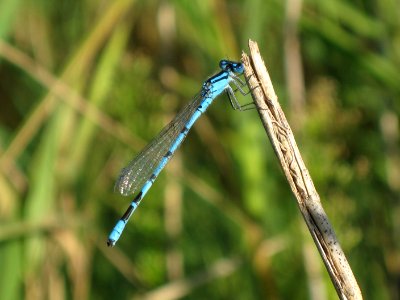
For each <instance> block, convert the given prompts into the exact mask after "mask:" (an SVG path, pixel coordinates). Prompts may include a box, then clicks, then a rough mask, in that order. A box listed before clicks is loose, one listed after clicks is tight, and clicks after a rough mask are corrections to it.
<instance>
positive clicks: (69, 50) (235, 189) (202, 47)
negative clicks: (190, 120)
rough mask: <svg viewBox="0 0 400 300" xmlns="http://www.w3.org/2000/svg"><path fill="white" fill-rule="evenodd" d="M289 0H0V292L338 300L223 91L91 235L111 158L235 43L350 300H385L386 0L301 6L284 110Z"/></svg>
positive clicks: (395, 88) (268, 153) (395, 27)
mask: <svg viewBox="0 0 400 300" xmlns="http://www.w3.org/2000/svg"><path fill="white" fill-rule="evenodd" d="M287 2H290V3H291V4H293V3H296V2H297V1H295V0H294V1H278V0H272V1H261V0H251V1H223V0H222V1H211V0H210V1H204V0H202V1H200V0H197V1H193V0H190V1H189V0H183V1H138V0H137V1H134V0H115V1H63V0H61V1H43V0H35V1H32V0H30V1H29V0H25V1H24V0H20V1H16V0H3V1H1V2H0V39H1V40H0V266H1V272H0V299H110V298H111V299H142V297H144V296H147V297H149V298H147V299H156V297H157V296H159V298H157V299H170V298H169V297H171V299H173V298H178V297H182V298H184V299H337V296H336V292H335V290H334V288H333V286H332V284H331V282H330V280H329V277H328V275H327V272H326V270H325V268H324V266H323V265H322V262H321V259H320V258H319V255H318V252H317V250H316V248H315V247H314V245H313V242H312V240H311V239H310V237H309V234H308V232H307V230H306V229H305V225H304V222H303V220H302V219H301V216H300V213H299V211H298V208H297V204H296V201H295V199H294V197H293V195H292V194H291V192H290V189H289V186H288V184H287V182H286V181H285V178H284V176H283V174H282V171H281V170H280V168H279V165H278V164H277V162H276V158H275V155H274V153H273V151H272V149H271V146H270V145H269V142H268V140H267V138H266V134H265V132H264V129H263V127H262V125H261V123H260V121H259V118H258V115H257V112H256V110H250V111H245V112H236V111H233V110H232V109H231V107H230V105H229V102H228V100H227V97H226V96H221V97H220V98H219V99H218V100H217V101H216V102H215V103H214V104H213V105H212V106H211V107H210V109H209V110H208V112H207V113H206V114H205V115H204V116H203V117H202V118H201V119H200V120H199V121H198V122H197V123H196V125H195V126H194V128H193V130H192V131H191V132H190V134H189V136H188V138H187V140H186V142H185V143H184V145H183V146H182V147H181V149H180V150H179V151H178V153H177V154H176V156H175V157H174V158H173V159H172V161H171V162H170V164H169V165H168V167H167V168H166V169H165V170H164V171H163V172H162V174H161V175H160V177H159V179H158V180H157V181H156V183H155V185H154V186H153V188H152V189H151V190H150V192H149V194H148V195H147V196H146V198H145V199H144V201H143V203H142V205H141V207H140V208H139V209H138V211H137V212H136V213H135V215H134V216H133V218H132V220H131V221H130V223H129V224H128V225H127V228H126V230H125V232H124V234H123V236H122V238H121V240H120V241H119V242H118V244H117V246H116V247H115V248H112V249H111V248H107V247H106V239H107V236H108V233H109V231H110V230H111V228H112V227H113V226H114V224H115V222H116V221H117V219H118V218H119V217H120V216H121V214H122V213H123V212H124V211H125V209H126V207H127V205H128V203H129V202H130V200H131V199H130V198H125V197H122V196H119V195H118V194H116V193H113V183H114V181H115V179H116V178H117V176H118V172H119V170H120V169H121V168H122V167H123V166H124V165H125V164H126V163H128V161H129V160H130V159H132V158H133V157H134V156H135V154H136V153H137V152H138V151H139V150H140V149H141V148H142V147H143V146H144V145H145V144H146V143H147V142H148V141H150V140H151V138H152V137H154V136H155V135H156V134H157V133H158V132H159V131H160V130H161V129H162V127H163V126H164V125H165V124H166V123H168V121H169V120H171V118H172V117H173V116H174V115H175V113H176V112H177V111H178V110H179V108H181V107H182V106H183V105H185V103H187V101H189V100H190V99H191V97H192V96H193V95H194V94H195V93H196V92H197V91H198V90H199V89H200V87H201V84H202V82H203V81H204V80H205V79H206V77H207V76H209V75H211V74H213V72H215V71H217V70H218V62H219V60H220V59H221V58H229V59H232V60H237V59H239V58H240V54H241V50H242V49H243V50H245V51H246V50H247V40H248V39H249V38H251V39H253V40H255V41H257V42H258V43H259V46H260V48H261V51H262V55H263V57H264V58H265V61H266V64H267V66H268V68H269V72H270V75H271V77H272V80H273V82H274V85H275V89H276V92H277V94H278V95H279V97H280V102H281V103H282V106H283V108H284V110H285V112H286V113H287V116H288V119H289V122H290V123H291V124H292V126H293V131H294V132H295V136H296V138H297V142H298V144H299V147H300V150H301V151H302V154H303V157H304V159H305V161H306V164H307V166H308V167H309V170H310V173H311V175H312V177H313V180H314V183H315V185H316V187H317V190H318V191H319V193H320V196H321V199H322V202H323V206H324V208H325V209H326V212H327V213H328V216H329V217H330V220H331V222H332V224H333V226H334V228H335V230H336V233H337V236H338V238H339V240H340V241H341V243H342V247H343V249H344V251H345V253H346V255H347V258H348V260H349V263H350V265H351V267H352V269H353V272H354V274H355V277H356V279H357V281H358V283H359V285H360V288H361V290H362V292H363V295H364V297H365V299H396V298H398V297H399V294H400V290H399V285H398V281H399V276H400V254H399V253H400V239H399V232H400V222H399V220H400V202H399V195H400V193H399V192H400V171H399V170H400V153H399V120H398V118H399V111H400V101H399V99H400V71H399V70H400V18H399V16H398V15H399V7H398V3H397V2H396V1H388V0H383V1H353V2H352V3H351V4H350V2H345V1H343V0H332V1H316V0H308V1H304V2H303V6H302V8H301V15H300V19H299V22H298V23H297V32H298V38H299V41H300V55H301V61H302V70H303V72H304V82H303V81H302V80H300V84H302V85H303V86H304V89H305V102H300V103H294V99H293V94H294V95H295V94H296V93H293V91H290V90H289V88H288V87H289V84H288V83H289V81H290V79H288V78H289V77H290V76H288V75H289V73H290V72H291V70H292V67H293V66H292V65H290V64H288V61H289V58H288V55H289V54H290V51H289V52H288V51H285V48H284V45H285V41H286V39H287V38H288V36H287V32H288V31H287V28H290V26H288V19H287V14H286V3H287ZM295 32H296V31H295ZM289 49H290V50H291V51H292V52H293V51H297V50H296V49H295V48H293V47H292V48H290V47H289ZM286 50H287V49H286ZM285 70H289V71H288V72H287V71H285ZM302 96H303V95H300V97H302ZM239 100H240V101H241V103H248V102H249V101H250V97H242V96H240V97H239ZM168 295H170V296H168ZM152 297H153V298H152Z"/></svg>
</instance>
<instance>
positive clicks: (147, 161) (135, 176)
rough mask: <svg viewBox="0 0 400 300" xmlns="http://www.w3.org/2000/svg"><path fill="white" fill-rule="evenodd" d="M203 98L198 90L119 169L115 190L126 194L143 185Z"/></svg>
mask: <svg viewBox="0 0 400 300" xmlns="http://www.w3.org/2000/svg"><path fill="white" fill-rule="evenodd" d="M203 99H204V97H203V96H202V95H201V92H200V93H199V94H198V95H196V96H195V97H194V98H193V99H192V101H190V102H189V103H188V104H187V105H186V106H185V107H184V108H183V109H182V110H181V111H180V112H179V113H178V114H177V115H176V116H175V118H174V119H173V120H172V121H171V122H170V123H169V124H168V125H167V126H165V127H164V128H163V130H161V132H160V133H159V134H158V136H156V137H155V138H154V139H153V140H152V141H151V142H150V143H149V144H148V145H147V146H146V147H145V148H144V149H143V150H142V151H141V152H140V153H139V154H138V155H137V156H136V157H135V158H134V159H133V160H132V161H131V162H130V163H129V164H128V165H127V166H126V167H125V168H123V169H122V170H121V173H120V175H119V178H118V180H117V182H116V183H115V186H114V190H115V191H118V192H119V193H120V194H121V195H124V196H128V195H131V194H133V193H135V191H137V189H138V188H141V187H142V186H143V184H144V183H145V182H146V181H147V180H148V179H149V178H150V176H151V174H152V173H153V172H154V170H155V168H156V167H157V166H158V164H159V163H160V161H161V159H162V158H163V156H164V155H165V153H166V152H167V151H168V150H169V149H170V147H171V145H172V144H173V142H174V141H175V140H176V138H177V136H178V135H179V133H180V132H181V131H182V129H183V128H184V126H185V124H186V123H187V122H188V120H189V119H190V117H191V116H192V114H193V113H194V111H195V110H196V108H197V107H198V106H199V105H200V103H201V102H202V101H203Z"/></svg>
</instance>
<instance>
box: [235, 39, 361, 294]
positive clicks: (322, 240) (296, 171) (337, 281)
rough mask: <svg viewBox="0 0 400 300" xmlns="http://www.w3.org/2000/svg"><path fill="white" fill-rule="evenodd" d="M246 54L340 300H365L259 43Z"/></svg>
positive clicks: (257, 97)
mask: <svg viewBox="0 0 400 300" xmlns="http://www.w3.org/2000/svg"><path fill="white" fill-rule="evenodd" d="M249 48H250V53H251V54H250V58H249V57H248V56H247V55H246V54H245V53H243V55H242V61H243V63H244V66H245V75H246V78H247V81H248V84H249V87H250V90H251V94H252V97H253V100H254V102H255V104H256V106H257V110H258V112H259V114H260V117H261V120H262V122H263V125H264V127H265V129H266V131H267V134H268V137H269V139H270V141H271V143H272V146H273V148H274V151H275V153H276V155H277V157H278V158H279V161H280V164H281V166H282V169H283V172H284V173H285V176H286V178H287V180H288V182H289V185H290V187H291V189H292V192H293V194H294V195H295V197H296V199H297V202H298V205H299V208H300V211H301V213H302V215H303V217H304V220H305V222H306V224H307V227H308V229H309V231H310V233H311V236H312V237H313V239H314V242H315V244H316V246H317V248H318V251H319V253H320V255H321V257H322V259H323V261H324V263H325V266H326V268H327V270H328V272H329V275H330V277H331V280H332V282H333V284H334V286H335V288H336V291H337V293H338V296H339V297H340V299H362V295H361V291H360V288H359V287H358V284H357V281H356V279H355V277H354V275H353V272H352V270H351V268H350V266H349V264H348V262H347V259H346V257H345V255H344V253H343V250H342V249H341V247H340V245H339V242H338V240H337V238H336V235H335V233H334V230H333V228H332V226H331V224H330V222H329V220H328V217H327V215H326V213H325V211H324V209H323V207H322V205H321V202H320V198H319V195H318V193H317V191H316V189H315V187H314V184H313V181H312V180H311V177H310V174H309V172H308V170H307V168H306V166H305V164H304V162H303V159H302V158H301V155H300V152H299V149H298V148H297V145H296V141H295V139H294V136H293V133H292V130H291V129H290V127H289V124H288V122H287V120H286V118H285V115H284V113H283V111H282V109H281V107H280V105H279V103H278V97H277V96H276V94H275V92H274V88H273V86H272V82H271V79H270V77H269V74H268V72H267V69H266V67H265V64H264V61H263V60H262V58H261V56H260V52H259V49H258V45H257V43H255V42H253V41H249Z"/></svg>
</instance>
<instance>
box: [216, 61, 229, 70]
mask: <svg viewBox="0 0 400 300" xmlns="http://www.w3.org/2000/svg"><path fill="white" fill-rule="evenodd" d="M229 66H230V62H229V61H227V60H225V59H223V60H221V61H220V62H219V67H220V68H221V70H224V71H225V70H226V69H228V68H229Z"/></svg>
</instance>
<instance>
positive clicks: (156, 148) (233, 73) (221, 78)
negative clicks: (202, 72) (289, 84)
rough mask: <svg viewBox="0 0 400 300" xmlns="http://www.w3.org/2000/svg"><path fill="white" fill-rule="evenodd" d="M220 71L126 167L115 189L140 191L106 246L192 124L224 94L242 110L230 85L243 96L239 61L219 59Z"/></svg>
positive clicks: (118, 233) (128, 192)
mask: <svg viewBox="0 0 400 300" xmlns="http://www.w3.org/2000/svg"><path fill="white" fill-rule="evenodd" d="M219 67H220V68H221V71H220V72H219V73H217V74H215V75H214V76H212V77H210V78H208V79H207V80H206V81H205V82H204V83H203V86H202V88H201V90H200V92H199V93H198V94H197V95H196V96H195V97H194V98H193V99H192V101H190V103H188V104H187V105H186V106H185V107H184V108H183V109H182V110H181V111H180V112H179V113H178V115H177V116H176V117H175V118H174V119H173V120H172V121H171V122H170V123H169V124H168V125H167V126H166V127H165V128H164V129H163V130H162V131H161V132H160V133H159V135H158V136H157V137H156V138H154V139H153V140H152V141H151V142H150V143H149V144H148V145H147V146H146V147H145V148H144V149H143V150H142V151H141V152H140V153H139V154H138V155H137V156H136V158H134V159H133V160H132V161H131V162H130V163H129V164H128V165H127V166H126V167H125V168H123V169H122V170H121V174H120V175H119V178H118V180H117V182H116V183H115V190H117V191H118V192H119V193H121V194H122V195H124V196H128V195H132V194H134V193H135V192H136V190H137V189H138V188H140V190H139V192H138V194H137V195H136V196H135V198H134V199H133V201H132V202H131V204H130V205H129V207H128V209H127V210H126V212H125V213H124V215H123V216H122V218H121V219H120V220H119V221H118V222H117V224H116V225H115V227H114V229H113V230H112V231H111V233H110V235H109V237H108V241H107V245H108V246H111V247H112V246H114V245H115V243H116V242H117V241H118V239H119V238H120V236H121V234H122V231H123V230H124V228H125V225H126V223H127V222H128V220H129V218H130V217H131V216H132V214H133V212H134V211H135V209H136V208H137V207H138V206H139V204H140V202H141V201H142V199H143V197H144V196H145V195H146V193H147V192H148V191H149V189H150V188H151V186H152V185H153V183H154V181H155V180H156V178H157V176H158V174H160V172H161V170H162V169H163V168H164V167H165V165H166V164H167V163H168V161H169V160H170V158H171V157H172V155H173V154H174V153H175V151H176V149H178V147H179V146H180V145H181V144H182V141H183V140H184V139H185V137H186V135H187V133H188V132H189V130H190V128H191V127H192V126H193V124H194V122H196V120H197V119H198V118H199V117H200V116H201V115H202V114H203V113H204V112H205V111H206V110H207V108H208V106H209V105H210V104H211V103H212V102H213V101H214V99H215V98H216V97H217V96H218V95H220V94H221V93H223V92H226V93H227V94H228V97H229V100H230V102H231V105H232V107H233V108H234V109H241V106H240V104H239V102H238V101H237V100H236V97H235V93H234V90H233V89H232V86H231V85H230V84H232V85H233V86H234V87H236V89H237V90H239V91H240V92H241V93H242V94H245V93H244V91H243V89H242V88H243V86H244V85H245V83H244V82H243V81H242V80H241V79H240V78H239V77H238V76H240V75H242V74H243V71H244V67H243V65H242V64H241V63H239V62H233V61H229V60H221V61H220V63H219Z"/></svg>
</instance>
